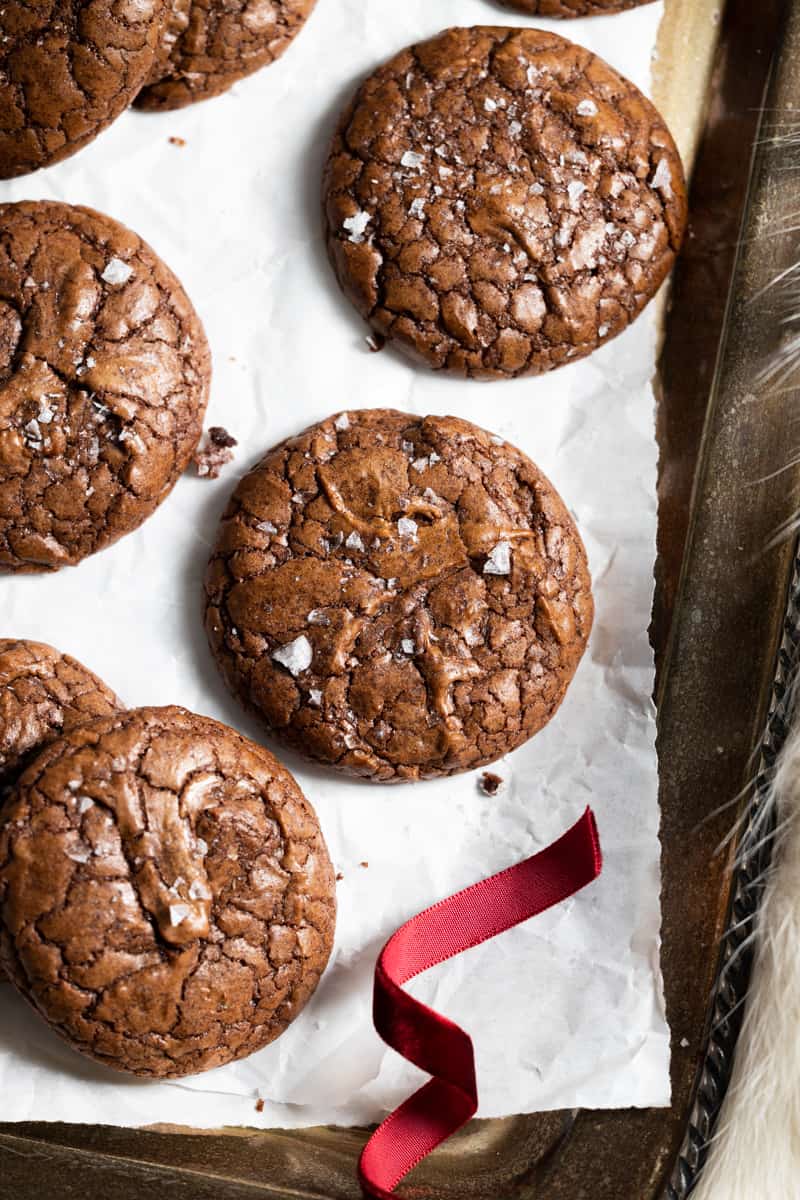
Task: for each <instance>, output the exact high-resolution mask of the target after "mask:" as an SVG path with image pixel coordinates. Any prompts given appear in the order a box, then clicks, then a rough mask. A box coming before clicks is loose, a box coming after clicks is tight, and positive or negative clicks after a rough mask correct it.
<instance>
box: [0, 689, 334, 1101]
mask: <svg viewBox="0 0 800 1200" xmlns="http://www.w3.org/2000/svg"><path fill="white" fill-rule="evenodd" d="M2 817H3V824H2V827H1V828H0V917H2V922H1V923H0V959H1V960H2V963H3V965H4V966H5V967H6V970H7V972H8V975H9V977H10V978H11V980H12V981H13V982H14V983H15V984H16V986H17V987H18V988H19V989H20V991H21V992H22V993H23V995H24V996H25V997H26V998H27V999H28V1000H29V1001H30V1002H31V1004H32V1005H33V1006H34V1007H35V1008H36V1009H37V1010H38V1012H39V1013H40V1014H41V1015H42V1016H43V1017H44V1018H45V1020H46V1021H47V1022H48V1023H49V1024H50V1025H51V1026H52V1027H53V1028H54V1029H55V1030H56V1032H58V1033H60V1034H61V1036H62V1037H64V1038H65V1039H66V1040H67V1041H68V1042H69V1043H70V1044H71V1045H72V1046H73V1047H74V1048H75V1049H76V1050H80V1051H82V1052H83V1053H84V1054H87V1055H89V1056H90V1057H92V1058H95V1059H98V1060H99V1061H100V1062H103V1063H105V1064H106V1065H107V1066H110V1067H114V1068H116V1069H117V1070H122V1071H129V1072H133V1073H134V1074H137V1075H145V1076H155V1077H161V1078H163V1077H170V1076H180V1075H188V1074H194V1073H196V1072H198V1071H204V1070H207V1069H209V1068H210V1067H216V1066H220V1065H222V1064H223V1063H226V1062H230V1061H231V1060H233V1059H238V1058H243V1057H245V1056H246V1055H248V1054H252V1053H253V1052H254V1051H256V1050H259V1049H261V1048H262V1047H263V1046H265V1045H267V1044H268V1043H269V1042H271V1041H273V1040H274V1038H276V1037H278V1036H279V1034H281V1033H282V1032H283V1030H284V1029H285V1028H286V1027H287V1025H289V1023H290V1022H291V1021H292V1020H293V1019H294V1018H295V1017H296V1016H297V1014H298V1013H299V1012H300V1010H301V1009H302V1007H303V1006H304V1004H305V1003H306V1001H307V1000H308V998H309V997H310V996H311V994H312V992H313V991H314V989H315V987H316V985H317V983H318V981H319V978H320V976H321V974H322V972H323V970H324V968H325V965H326V963H327V960H328V956H329V954H330V950H331V945H332V942H333V932H334V923H335V894H334V887H335V885H334V880H333V871H332V868H331V864H330V860H329V858H328V853H327V850H326V847H325V842H324V840H323V837H322V833H321V831H320V828H319V825H318V822H317V819H316V816H315V814H314V811H313V809H312V808H311V806H310V805H309V804H308V802H307V801H306V799H305V797H304V796H303V794H302V792H301V791H300V789H299V788H298V786H297V784H296V783H295V781H294V779H293V778H292V776H291V775H290V774H289V773H288V771H286V770H285V769H284V768H283V767H282V766H281V765H280V764H279V763H278V762H277V760H276V759H275V758H273V756H272V755H271V754H270V753H269V752H268V751H266V750H264V749H263V748H262V747H260V746H257V745H255V743H253V742H249V741H248V740H247V739H246V738H243V737H241V736H240V735H239V734H237V733H235V732H234V731H233V730H231V729H228V728H227V727H226V726H224V725H221V724H219V722H217V721H212V720H209V719H208V718H205V717H199V716H195V715H194V714H192V713H188V712H186V711H185V710H184V709H179V708H162V709H153V708H150V709H147V708H145V709H133V710H130V711H129V712H127V713H120V714H117V715H116V716H114V717H106V718H102V719H100V720H97V721H94V722H92V723H91V724H89V725H83V726H81V727H80V728H77V729H74V730H72V731H71V732H70V733H69V734H67V735H66V736H64V737H63V738H61V739H59V740H58V741H56V742H54V743H53V744H52V745H51V746H49V747H48V748H47V749H45V750H44V751H43V752H42V754H41V755H40V756H39V757H38V758H37V759H36V761H35V762H34V763H33V764H32V765H31V766H30V767H29V768H28V770H27V771H26V772H25V774H24V775H23V776H22V778H21V779H20V780H19V783H18V784H17V787H16V789H15V790H14V791H13V792H12V793H11V796H10V798H9V799H8V801H7V802H6V804H5V807H4V809H3V812H2Z"/></svg>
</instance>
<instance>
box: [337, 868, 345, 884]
mask: <svg viewBox="0 0 800 1200" xmlns="http://www.w3.org/2000/svg"><path fill="white" fill-rule="evenodd" d="M343 879H344V875H343V874H342V872H341V871H337V872H336V882H337V883H341V881H342V880H343Z"/></svg>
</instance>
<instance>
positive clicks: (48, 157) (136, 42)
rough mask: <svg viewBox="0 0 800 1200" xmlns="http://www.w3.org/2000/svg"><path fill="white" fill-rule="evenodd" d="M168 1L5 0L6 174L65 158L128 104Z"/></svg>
mask: <svg viewBox="0 0 800 1200" xmlns="http://www.w3.org/2000/svg"><path fill="white" fill-rule="evenodd" d="M163 16H164V6H163V0H137V2H136V3H135V4H132V3H118V4H108V3H105V2H104V0H37V3H36V4H31V3H30V0H27V2H26V0H4V4H3V8H2V13H0V33H1V34H2V37H1V38H0V178H3V179H9V178H11V177H12V176H15V175H24V174H26V173H27V172H28V171H35V170H37V169H38V168H39V167H44V166H48V165H50V164H51V163H56V162H60V161H61V159H63V158H67V157H68V156H69V155H70V154H74V153H75V151H76V150H80V149H81V147H82V146H85V145H86V144H87V143H88V142H90V141H92V139H93V138H95V137H96V136H97V134H98V133H100V131H101V130H102V129H105V127H106V126H107V125H110V124H111V122H112V121H113V120H115V118H116V117H118V116H119V114H120V113H121V112H122V111H123V109H125V108H127V107H128V105H129V104H130V102H131V100H132V99H133V97H134V96H135V95H136V93H137V92H138V91H139V89H140V87H141V86H142V84H143V82H144V81H145V79H146V78H147V76H148V73H149V71H150V69H151V67H152V65H153V61H154V57H155V51H156V46H157V44H158V38H159V37H160V34H161V26H162V23H163Z"/></svg>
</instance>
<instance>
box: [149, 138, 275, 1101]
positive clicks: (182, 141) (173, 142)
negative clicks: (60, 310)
mask: <svg viewBox="0 0 800 1200" xmlns="http://www.w3.org/2000/svg"><path fill="white" fill-rule="evenodd" d="M167 141H168V142H169V144H170V146H185V145H186V138H182V137H171V138H167ZM258 1111H259V1112H261V1109H259V1110H258Z"/></svg>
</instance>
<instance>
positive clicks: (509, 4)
mask: <svg viewBox="0 0 800 1200" xmlns="http://www.w3.org/2000/svg"><path fill="white" fill-rule="evenodd" d="M497 2H498V4H500V5H502V6H503V7H504V8H513V9H514V10H515V11H516V12H523V13H529V14H530V15H531V16H533V17H599V16H602V15H603V14H604V13H620V12H627V11H628V9H630V8H640V7H641V6H642V5H643V4H652V3H653V0H497Z"/></svg>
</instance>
